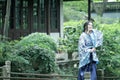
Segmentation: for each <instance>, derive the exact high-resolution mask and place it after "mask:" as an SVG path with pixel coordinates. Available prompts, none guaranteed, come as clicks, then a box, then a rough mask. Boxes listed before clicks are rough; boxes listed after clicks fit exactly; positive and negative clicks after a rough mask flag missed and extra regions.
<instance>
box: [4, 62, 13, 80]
mask: <svg viewBox="0 0 120 80" xmlns="http://www.w3.org/2000/svg"><path fill="white" fill-rule="evenodd" d="M10 71H11V62H10V61H6V62H5V66H3V77H5V78H9V77H10ZM3 80H10V79H3Z"/></svg>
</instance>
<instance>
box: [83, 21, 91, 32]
mask: <svg viewBox="0 0 120 80" xmlns="http://www.w3.org/2000/svg"><path fill="white" fill-rule="evenodd" d="M89 23H91V22H90V21H87V22H85V23H84V25H83V32H85V31H86V30H88V25H89Z"/></svg>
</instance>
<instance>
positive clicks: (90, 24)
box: [88, 22, 93, 31]
mask: <svg viewBox="0 0 120 80" xmlns="http://www.w3.org/2000/svg"><path fill="white" fill-rule="evenodd" d="M92 29H93V26H92V23H91V22H90V23H89V24H88V31H91V30H92Z"/></svg>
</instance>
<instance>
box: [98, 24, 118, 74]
mask: <svg viewBox="0 0 120 80" xmlns="http://www.w3.org/2000/svg"><path fill="white" fill-rule="evenodd" d="M119 25H120V24H119V23H115V24H102V25H99V26H104V27H102V31H103V33H104V42H103V46H102V47H101V49H99V50H98V52H97V53H98V56H99V60H100V64H99V65H98V67H99V68H102V69H104V70H105V72H106V73H107V75H119V74H120V71H119V69H120V60H119V59H120V51H119V50H120V42H119V41H120V36H119V34H120V30H119Z"/></svg>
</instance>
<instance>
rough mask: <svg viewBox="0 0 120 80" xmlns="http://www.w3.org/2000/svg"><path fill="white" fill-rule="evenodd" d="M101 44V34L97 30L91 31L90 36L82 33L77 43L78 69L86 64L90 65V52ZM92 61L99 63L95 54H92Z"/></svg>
mask: <svg viewBox="0 0 120 80" xmlns="http://www.w3.org/2000/svg"><path fill="white" fill-rule="evenodd" d="M102 43H103V34H102V32H101V31H99V30H95V29H93V30H92V33H91V34H86V33H85V32H83V33H82V34H81V36H80V38H79V42H78V53H79V58H80V60H79V68H80V67H82V66H85V65H86V64H88V63H90V60H89V57H90V50H91V48H93V47H95V48H96V47H98V46H101V45H102ZM92 55H93V61H96V63H98V62H99V60H98V57H97V55H96V52H93V53H92Z"/></svg>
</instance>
